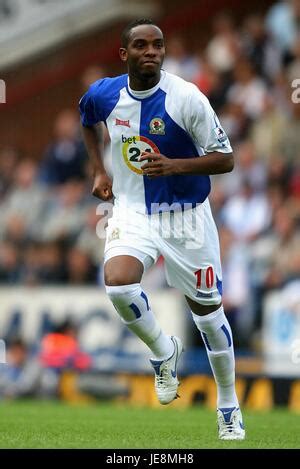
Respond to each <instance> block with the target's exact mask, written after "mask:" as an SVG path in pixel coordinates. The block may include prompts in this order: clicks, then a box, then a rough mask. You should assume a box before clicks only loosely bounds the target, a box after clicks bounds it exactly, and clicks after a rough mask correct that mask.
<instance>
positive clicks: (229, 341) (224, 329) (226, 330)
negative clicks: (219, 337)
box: [221, 324, 231, 347]
mask: <svg viewBox="0 0 300 469" xmlns="http://www.w3.org/2000/svg"><path fill="white" fill-rule="evenodd" d="M221 329H222V331H223V332H224V334H225V335H226V337H227V340H228V347H230V346H231V337H230V332H229V330H228V329H227V327H226V326H225V324H223V326H222V327H221Z"/></svg>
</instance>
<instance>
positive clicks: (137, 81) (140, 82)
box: [129, 72, 160, 91]
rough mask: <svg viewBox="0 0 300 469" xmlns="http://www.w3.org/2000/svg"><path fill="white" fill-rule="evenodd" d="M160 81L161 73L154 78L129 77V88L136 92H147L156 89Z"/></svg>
mask: <svg viewBox="0 0 300 469" xmlns="http://www.w3.org/2000/svg"><path fill="white" fill-rule="evenodd" d="M159 80H160V72H159V74H158V75H155V76H153V77H142V78H141V77H137V76H135V75H129V86H130V88H131V89H132V90H134V91H146V90H150V89H151V88H154V86H155V85H157V83H158V82H159Z"/></svg>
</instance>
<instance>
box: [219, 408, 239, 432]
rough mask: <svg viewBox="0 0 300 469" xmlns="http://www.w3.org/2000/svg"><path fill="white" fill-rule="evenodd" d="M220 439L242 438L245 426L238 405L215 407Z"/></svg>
mask: <svg viewBox="0 0 300 469" xmlns="http://www.w3.org/2000/svg"><path fill="white" fill-rule="evenodd" d="M217 418H218V430H219V438H220V440H244V439H245V428H244V424H243V417H242V413H241V411H240V409H239V407H228V408H226V407H224V408H222V409H217Z"/></svg>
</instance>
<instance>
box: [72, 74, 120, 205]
mask: <svg viewBox="0 0 300 469" xmlns="http://www.w3.org/2000/svg"><path fill="white" fill-rule="evenodd" d="M99 85H101V80H99V81H98V82H95V83H94V84H93V85H92V86H90V88H89V90H88V91H87V92H86V93H85V95H83V96H82V98H81V100H80V101H79V112H80V117H81V126H82V134H83V139H84V143H85V146H86V149H87V152H88V155H89V158H90V161H91V164H92V172H93V176H94V185H93V190H92V192H93V195H95V196H96V197H98V198H99V199H102V200H109V199H111V198H112V196H113V194H112V181H111V178H110V177H109V176H108V174H107V173H106V171H105V168H104V164H103V148H104V145H103V133H102V127H101V126H102V121H103V120H104V116H103V113H102V112H101V110H99V109H98V107H97V106H96V100H95V92H96V91H97V88H98V86H99Z"/></svg>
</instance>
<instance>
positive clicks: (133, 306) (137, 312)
mask: <svg viewBox="0 0 300 469" xmlns="http://www.w3.org/2000/svg"><path fill="white" fill-rule="evenodd" d="M129 308H131V309H132V311H133V312H134V314H135V317H136V318H137V319H138V318H140V317H141V316H142V313H141V312H140V310H139V308H138V307H137V305H135V304H134V303H131V305H129Z"/></svg>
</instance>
